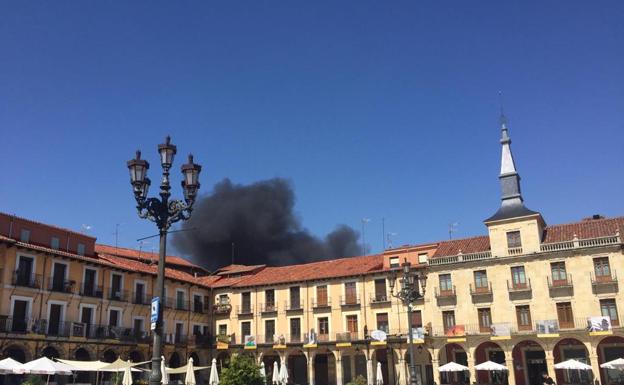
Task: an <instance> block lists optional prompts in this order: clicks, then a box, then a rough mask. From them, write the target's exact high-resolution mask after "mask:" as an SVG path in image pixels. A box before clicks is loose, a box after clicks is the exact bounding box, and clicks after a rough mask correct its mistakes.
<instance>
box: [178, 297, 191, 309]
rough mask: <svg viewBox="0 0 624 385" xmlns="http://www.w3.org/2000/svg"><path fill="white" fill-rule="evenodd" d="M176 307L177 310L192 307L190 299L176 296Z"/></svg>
mask: <svg viewBox="0 0 624 385" xmlns="http://www.w3.org/2000/svg"><path fill="white" fill-rule="evenodd" d="M174 308H175V310H182V311H188V310H189V309H190V301H187V300H184V299H179V298H176V300H175V303H174Z"/></svg>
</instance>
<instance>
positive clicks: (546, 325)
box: [535, 319, 559, 334]
mask: <svg viewBox="0 0 624 385" xmlns="http://www.w3.org/2000/svg"><path fill="white" fill-rule="evenodd" d="M535 329H536V332H537V334H556V333H559V322H558V321H557V320H556V319H547V320H541V321H536V322H535Z"/></svg>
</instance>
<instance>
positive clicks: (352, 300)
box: [340, 295, 360, 307]
mask: <svg viewBox="0 0 624 385" xmlns="http://www.w3.org/2000/svg"><path fill="white" fill-rule="evenodd" d="M340 306H342V307H349V306H360V296H359V295H346V296H344V295H341V296H340Z"/></svg>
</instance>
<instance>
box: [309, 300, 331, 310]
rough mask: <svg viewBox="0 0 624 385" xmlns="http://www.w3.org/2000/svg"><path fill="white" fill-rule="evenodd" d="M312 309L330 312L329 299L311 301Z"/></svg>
mask: <svg viewBox="0 0 624 385" xmlns="http://www.w3.org/2000/svg"><path fill="white" fill-rule="evenodd" d="M312 309H314V310H315V311H330V310H331V298H329V297H328V298H321V299H320V300H319V299H318V298H314V299H312Z"/></svg>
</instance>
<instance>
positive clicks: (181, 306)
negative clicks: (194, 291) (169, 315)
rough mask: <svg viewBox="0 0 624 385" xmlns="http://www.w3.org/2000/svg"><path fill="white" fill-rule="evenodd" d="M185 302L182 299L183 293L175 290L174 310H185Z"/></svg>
mask: <svg viewBox="0 0 624 385" xmlns="http://www.w3.org/2000/svg"><path fill="white" fill-rule="evenodd" d="M185 302H186V300H185V298H184V291H182V290H176V309H178V310H186V304H185Z"/></svg>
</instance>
